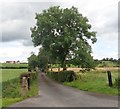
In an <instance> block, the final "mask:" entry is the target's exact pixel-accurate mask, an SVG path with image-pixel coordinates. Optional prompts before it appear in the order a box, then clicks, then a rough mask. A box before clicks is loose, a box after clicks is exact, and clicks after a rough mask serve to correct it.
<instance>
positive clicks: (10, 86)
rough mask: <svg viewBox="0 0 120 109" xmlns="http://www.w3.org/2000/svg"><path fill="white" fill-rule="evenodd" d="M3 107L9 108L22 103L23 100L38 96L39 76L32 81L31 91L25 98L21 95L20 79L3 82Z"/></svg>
mask: <svg viewBox="0 0 120 109" xmlns="http://www.w3.org/2000/svg"><path fill="white" fill-rule="evenodd" d="M2 94H3V96H2V97H3V98H2V107H8V106H9V105H11V104H13V103H16V102H18V101H22V100H23V99H26V98H29V97H32V96H36V95H38V76H36V78H34V79H33V80H31V87H30V91H28V93H27V95H26V96H25V97H24V96H22V95H21V85H20V79H19V78H16V79H12V80H9V81H5V82H3V88H2Z"/></svg>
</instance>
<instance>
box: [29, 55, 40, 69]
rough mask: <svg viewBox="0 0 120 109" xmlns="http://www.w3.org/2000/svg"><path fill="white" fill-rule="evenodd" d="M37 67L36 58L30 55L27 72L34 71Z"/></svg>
mask: <svg viewBox="0 0 120 109" xmlns="http://www.w3.org/2000/svg"><path fill="white" fill-rule="evenodd" d="M37 66H38V61H37V56H36V55H35V54H34V53H32V54H31V56H30V57H29V58H28V70H35V68H36V67H37Z"/></svg>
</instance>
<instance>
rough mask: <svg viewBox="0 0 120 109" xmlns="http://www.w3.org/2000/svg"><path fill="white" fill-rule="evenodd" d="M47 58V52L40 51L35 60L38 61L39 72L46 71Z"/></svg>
mask: <svg viewBox="0 0 120 109" xmlns="http://www.w3.org/2000/svg"><path fill="white" fill-rule="evenodd" d="M49 56H50V55H49V52H47V51H45V50H44V49H43V48H41V49H40V52H39V54H38V56H37V60H38V67H39V68H40V69H41V70H44V71H46V70H47V65H48V61H49Z"/></svg>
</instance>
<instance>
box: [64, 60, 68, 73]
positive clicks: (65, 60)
mask: <svg viewBox="0 0 120 109" xmlns="http://www.w3.org/2000/svg"><path fill="white" fill-rule="evenodd" d="M65 70H67V68H66V60H64V61H63V71H65Z"/></svg>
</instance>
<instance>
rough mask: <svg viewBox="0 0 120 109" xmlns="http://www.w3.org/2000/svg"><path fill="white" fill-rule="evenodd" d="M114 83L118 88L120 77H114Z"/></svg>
mask: <svg viewBox="0 0 120 109" xmlns="http://www.w3.org/2000/svg"><path fill="white" fill-rule="evenodd" d="M114 85H115V86H116V87H118V88H119V89H120V78H116V79H115V83H114Z"/></svg>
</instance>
